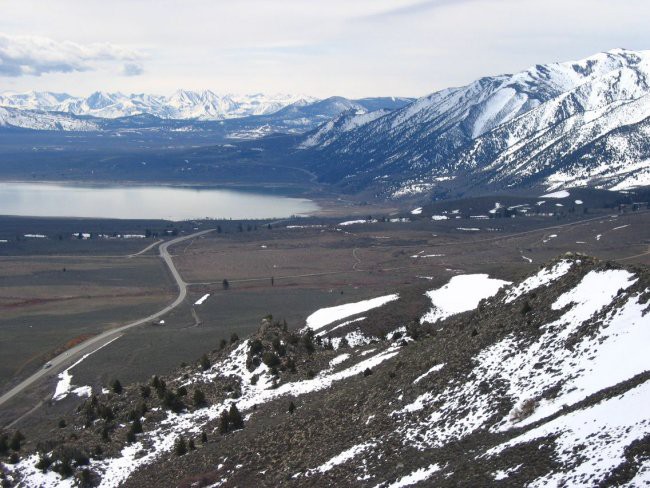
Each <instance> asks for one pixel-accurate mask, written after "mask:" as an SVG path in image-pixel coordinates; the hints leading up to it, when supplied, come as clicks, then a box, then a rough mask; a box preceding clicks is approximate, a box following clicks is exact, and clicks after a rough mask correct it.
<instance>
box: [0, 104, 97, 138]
mask: <svg viewBox="0 0 650 488" xmlns="http://www.w3.org/2000/svg"><path fill="white" fill-rule="evenodd" d="M7 127H9V128H20V129H29V130H47V131H79V132H87V131H97V130H100V126H99V125H98V124H96V123H95V122H94V121H92V120H84V119H80V118H78V117H75V116H73V115H69V114H64V113H56V112H43V111H36V110H19V109H14V108H6V107H0V128H7Z"/></svg>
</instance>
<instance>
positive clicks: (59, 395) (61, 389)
mask: <svg viewBox="0 0 650 488" xmlns="http://www.w3.org/2000/svg"><path fill="white" fill-rule="evenodd" d="M119 338H120V336H118V337H116V338H115V339H111V340H110V341H108V342H107V343H106V344H104V345H102V346H100V347H98V348H97V349H95V350H94V351H92V352H89V353H87V354H84V355H83V356H82V357H81V359H79V360H78V361H77V362H76V363H74V364H73V365H72V366H70V367H69V368H67V369H65V370H63V371H62V372H61V373H59V381H58V383H57V384H56V388H55V390H54V395H52V400H55V401H59V400H63V399H64V398H65V397H67V396H68V394H69V393H70V391H71V389H72V374H70V370H71V369H72V368H74V367H75V366H77V365H78V364H80V363H81V362H82V361H83V360H84V359H86V358H87V357H88V356H90V355H91V354H95V353H96V352H97V351H99V350H100V349H102V348H104V347H106V346H108V345H109V344H110V343H111V342H113V341H115V340H117V339H119ZM88 388H90V387H89V386H82V387H79V388H76V389H75V390H74V391H73V393H76V394H77V395H79V396H82V395H85V394H86V392H87V389H88ZM88 396H90V395H88Z"/></svg>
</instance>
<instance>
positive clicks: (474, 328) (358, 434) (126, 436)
mask: <svg viewBox="0 0 650 488" xmlns="http://www.w3.org/2000/svg"><path fill="white" fill-rule="evenodd" d="M648 299H650V273H649V272H648V270H647V269H645V268H636V267H622V266H619V265H616V264H612V263H610V262H602V261H598V260H596V259H594V258H590V257H588V256H585V255H575V254H567V255H564V256H561V257H560V258H558V259H556V260H554V261H552V262H550V263H548V264H547V265H546V266H544V267H542V268H540V270H539V271H538V272H537V273H535V274H533V275H532V276H529V277H527V278H526V279H524V280H523V281H521V282H519V283H515V284H510V283H507V282H505V281H502V280H498V279H496V278H494V277H489V276H487V275H457V276H455V277H453V278H452V279H451V280H450V281H449V282H448V283H447V284H446V285H444V286H442V287H440V288H437V289H433V290H431V291H429V292H428V293H427V294H426V296H422V295H413V293H411V292H409V290H408V289H404V290H396V293H394V294H389V295H384V296H381V297H377V298H374V299H370V300H366V301H363V302H356V303H350V304H346V305H340V306H337V307H331V308H327V309H321V310H318V311H315V312H314V313H313V314H312V315H310V316H309V317H308V318H307V320H306V323H305V324H304V326H303V327H302V328H301V329H300V330H295V331H292V330H290V329H288V328H287V327H286V325H285V324H283V323H282V322H281V321H274V320H273V319H272V318H271V317H267V318H265V319H264V320H263V321H262V324H261V327H260V329H259V331H258V332H257V334H255V335H254V336H253V337H251V338H249V339H247V340H240V339H239V338H237V337H233V338H232V340H231V342H230V344H226V343H222V344H221V345H220V346H219V348H218V349H215V350H214V351H212V352H211V353H210V354H208V355H206V356H205V357H204V358H202V359H201V360H200V361H199V362H198V364H192V365H187V366H183V367H181V369H179V370H178V371H177V372H176V373H175V374H173V375H170V376H169V377H166V378H164V379H161V378H154V379H152V381H151V382H150V383H149V385H131V386H128V387H126V388H125V389H124V391H121V388H117V387H116V386H115V385H113V386H112V390H113V391H109V390H105V392H103V393H102V394H100V395H95V396H93V397H91V398H89V399H87V400H85V401H83V402H82V403H81V405H80V406H79V408H78V409H77V411H76V413H74V414H72V413H71V414H70V416H69V417H68V418H66V419H65V422H64V424H63V425H62V426H60V427H59V428H56V429H53V430H52V431H51V432H50V433H47V432H44V435H43V439H37V440H34V439H32V440H27V442H26V443H25V447H24V448H23V449H22V450H21V451H20V454H19V457H21V459H20V460H17V459H15V457H16V456H14V459H13V461H12V460H9V459H8V458H7V457H4V458H3V462H4V463H5V470H6V474H5V479H6V480H7V484H9V485H11V483H14V482H18V480H22V483H23V484H25V485H27V486H71V485H72V483H73V481H72V479H73V478H72V476H73V473H75V472H76V474H74V476H76V477H77V479H78V480H81V481H82V482H84V483H88V485H92V484H99V486H117V485H118V484H120V483H123V485H124V486H145V485H146V486H151V485H156V486H188V487H189V486H250V485H251V484H255V485H260V486H333V485H338V486H381V487H398V486H399V487H404V486H412V485H416V484H418V483H419V482H425V483H426V484H427V485H435V486H521V485H524V484H527V483H528V484H529V485H530V486H546V485H548V484H559V485H561V484H566V485H571V486H596V485H597V486H614V485H616V486H621V485H625V486H640V485H641V484H644V483H648V482H650V422H649V420H648V416H647V412H646V408H645V406H646V405H647V404H648V402H649V401H650V382H649V380H650V372H649V371H648V370H649V367H650V362H649V360H648V357H647V354H645V346H646V345H647V343H648V340H649V339H650V335H649V334H650V318H649V317H650V316H649V315H648V314H647V312H648ZM61 380H62V381H66V378H65V375H64V377H62V378H61ZM67 381H68V388H70V380H67ZM64 386H65V385H64ZM64 389H65V388H64ZM57 391H58V389H57ZM197 391H200V392H201V393H197ZM233 406H236V408H233ZM228 411H229V412H230V413H223V412H228ZM141 429H142V430H143V431H144V432H143V433H140V430H141ZM8 434H12V433H11V432H9V433H8ZM181 437H182V438H183V441H182V442H181V441H180V440H179V439H180V438H181ZM46 439H49V440H46ZM190 439H191V440H192V444H191V445H190V444H189V440H190ZM37 441H40V443H39V444H38V445H39V450H40V451H41V454H40V455H39V454H30V452H33V451H34V449H35V448H36V444H37ZM16 461H18V462H16ZM12 462H13V463H14V464H12ZM37 465H38V467H37ZM61 473H63V475H65V476H66V478H65V479H62V477H61Z"/></svg>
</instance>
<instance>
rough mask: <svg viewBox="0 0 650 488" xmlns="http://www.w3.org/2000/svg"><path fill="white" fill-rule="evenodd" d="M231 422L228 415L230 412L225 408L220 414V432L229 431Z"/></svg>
mask: <svg viewBox="0 0 650 488" xmlns="http://www.w3.org/2000/svg"><path fill="white" fill-rule="evenodd" d="M229 424H230V419H229V417H228V412H227V411H226V410H224V411H223V412H221V415H220V416H219V432H220V433H221V434H226V433H227V432H228V428H229V426H230V425H229Z"/></svg>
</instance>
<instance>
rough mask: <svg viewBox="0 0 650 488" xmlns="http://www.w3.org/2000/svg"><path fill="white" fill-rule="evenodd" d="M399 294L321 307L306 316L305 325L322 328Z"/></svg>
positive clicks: (381, 303) (395, 297)
mask: <svg viewBox="0 0 650 488" xmlns="http://www.w3.org/2000/svg"><path fill="white" fill-rule="evenodd" d="M398 298H399V295H398V294H396V293H393V294H392V295H386V296H383V297H377V298H371V299H370V300H363V301H361V302H355V303H346V304H344V305H337V306H336V307H328V308H321V309H320V310H317V311H316V312H314V313H313V314H311V315H310V316H309V317H307V321H306V327H309V328H310V329H312V330H318V329H322V328H323V327H325V326H326V325H329V324H331V323H332V322H336V321H337V320H341V319H344V318H346V317H349V316H350V315H356V314H358V313H363V312H366V311H368V310H371V309H373V308H377V307H381V306H382V305H385V304H386V303H389V302H392V301H394V300H397V299H398Z"/></svg>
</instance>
